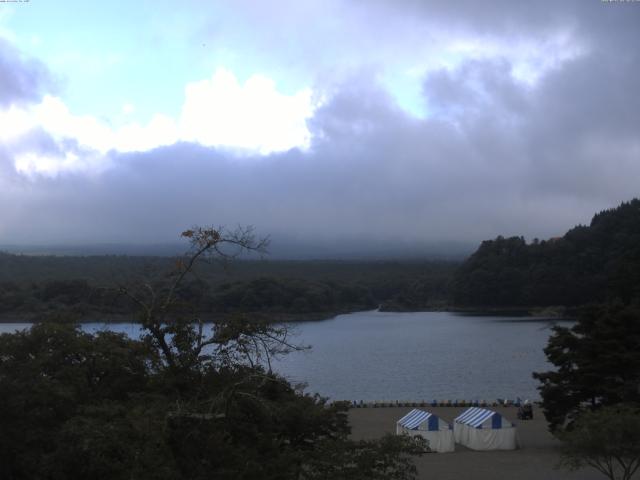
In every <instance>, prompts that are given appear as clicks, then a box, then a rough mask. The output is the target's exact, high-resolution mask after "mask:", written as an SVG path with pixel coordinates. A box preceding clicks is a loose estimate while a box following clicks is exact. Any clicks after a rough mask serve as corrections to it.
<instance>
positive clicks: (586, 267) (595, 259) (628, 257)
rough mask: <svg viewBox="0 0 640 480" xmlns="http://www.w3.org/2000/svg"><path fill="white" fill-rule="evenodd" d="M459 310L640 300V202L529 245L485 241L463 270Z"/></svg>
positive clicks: (517, 240)
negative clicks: (559, 236) (470, 307)
mask: <svg viewBox="0 0 640 480" xmlns="http://www.w3.org/2000/svg"><path fill="white" fill-rule="evenodd" d="M452 290H453V297H454V303H455V304H456V305H459V306H464V305H468V306H549V305H565V306H577V305H584V304H588V303H593V302H603V301H611V300H616V299H617V300H620V301H622V302H623V303H627V304H628V303H630V302H631V301H632V300H633V299H635V298H640V200H638V199H634V200H631V201H630V202H626V203H623V204H621V205H620V206H619V207H617V208H615V209H612V210H606V211H603V212H600V213H598V214H596V215H595V216H594V217H593V220H592V221H591V225H590V226H588V227H584V226H578V227H575V228H574V229H572V230H570V231H568V232H567V233H566V234H565V235H564V237H562V238H555V239H550V240H548V241H541V242H540V241H537V240H535V241H534V242H532V243H531V244H527V243H526V242H525V240H524V238H522V237H511V238H503V237H498V238H497V239H495V240H490V241H485V242H483V243H482V245H480V248H478V250H477V251H476V252H475V253H474V254H473V255H471V257H469V259H468V260H467V261H466V262H465V263H464V264H463V265H462V266H461V267H460V268H459V269H458V271H457V272H456V275H455V280H454V282H453V286H452Z"/></svg>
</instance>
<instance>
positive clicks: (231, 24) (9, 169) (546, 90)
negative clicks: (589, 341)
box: [0, 0, 640, 256]
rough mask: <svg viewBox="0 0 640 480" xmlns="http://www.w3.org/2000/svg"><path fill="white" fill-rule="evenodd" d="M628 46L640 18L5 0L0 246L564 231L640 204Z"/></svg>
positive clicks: (234, 1)
mask: <svg viewBox="0 0 640 480" xmlns="http://www.w3.org/2000/svg"><path fill="white" fill-rule="evenodd" d="M639 45H640V2H636V1H601V0H562V1H559V0H553V1H536V2H513V1H510V0H495V1H486V2H478V1H475V0H458V1H445V0H367V1H364V0H351V1H345V0H306V1H295V0H292V1H288V0H265V1H260V2H257V1H248V0H229V1H223V0H219V1H217V0H211V1H206V2H203V1H190V0H185V1H182V2H179V3H176V2H159V1H157V0H156V1H146V0H139V1H136V2H125V1H113V2H87V1H75V0H64V1H61V2H50V1H44V0H30V1H20V2H0V245H24V246H27V245H81V244H84V245H91V244H117V243H138V244H152V243H153V244H161V243H167V242H174V241H177V240H178V237H179V233H180V232H181V231H183V230H184V229H185V228H188V227H190V226H193V225H215V226H227V227H233V226H235V225H253V226H254V227H255V229H256V231H257V232H258V233H259V234H263V235H270V236H271V237H272V242H274V243H276V244H277V242H280V245H298V246H301V245H307V246H308V249H309V255H310V256H313V252H314V249H318V250H317V251H320V250H322V251H323V252H327V251H329V252H331V250H332V249H336V251H338V250H337V249H339V248H340V246H341V245H342V246H344V245H349V246H350V247H349V248H350V249H351V250H352V251H353V250H360V251H367V250H371V251H373V250H375V249H378V251H382V250H384V251H388V252H392V253H393V252H396V253H398V252H401V251H402V250H403V249H408V248H412V249H415V248H418V249H419V248H420V245H423V246H425V248H427V246H428V245H436V244H437V245H446V244H448V243H451V244H453V243H456V242H457V243H460V242H462V243H465V242H466V243H470V244H473V243H477V242H479V241H481V240H483V239H488V238H494V237H496V236H497V235H504V236H511V235H518V236H520V235H523V236H525V237H526V238H527V239H529V240H531V239H533V238H548V237H553V236H558V235H562V234H563V233H564V232H565V231H566V230H568V229H569V228H571V227H573V226H574V225H576V224H585V223H588V222H589V221H590V219H591V217H592V215H593V214H594V213H595V212H597V211H599V210H602V209H605V208H611V207H614V206H616V205H618V204H619V203H620V202H622V201H625V200H630V199H631V198H633V197H636V196H638V195H639V190H640V189H639V187H640V135H639V132H640V92H639V89H640V48H638V46H639ZM292 248H293V247H292Z"/></svg>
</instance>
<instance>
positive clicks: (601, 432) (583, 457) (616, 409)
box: [559, 405, 640, 480]
mask: <svg viewBox="0 0 640 480" xmlns="http://www.w3.org/2000/svg"><path fill="white" fill-rule="evenodd" d="M559 437H560V439H561V440H563V442H564V445H563V452H562V465H563V466H566V467H568V468H569V469H571V470H576V469H578V468H581V467H583V466H585V465H587V466H590V467H593V468H595V469H596V470H598V471H599V472H601V473H602V474H603V475H605V476H606V477H608V478H609V479H610V480H618V479H619V480H630V479H631V478H632V477H633V474H634V473H635V472H636V470H637V469H638V467H640V409H638V407H637V406H636V407H631V406H625V405H614V406H609V407H603V408H600V409H598V410H596V411H593V412H585V413H583V414H581V415H580V417H579V418H578V420H577V421H576V423H575V425H573V428H571V429H570V430H567V431H564V432H562V434H560V435H559Z"/></svg>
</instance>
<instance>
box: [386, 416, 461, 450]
mask: <svg viewBox="0 0 640 480" xmlns="http://www.w3.org/2000/svg"><path fill="white" fill-rule="evenodd" d="M396 434H398V435H409V436H412V437H415V436H418V435H420V436H421V437H422V438H424V439H425V440H427V441H428V442H429V449H430V450H431V451H434V452H438V453H445V452H453V451H454V450H455V441H454V438H453V430H452V428H451V425H449V424H448V423H447V422H445V421H444V420H442V419H440V418H438V417H437V416H436V415H433V414H432V413H429V412H425V411H422V410H418V409H413V410H411V411H410V412H409V413H408V414H406V415H405V416H404V417H402V418H401V419H400V420H398V422H397V423H396Z"/></svg>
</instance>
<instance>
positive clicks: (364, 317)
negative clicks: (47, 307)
mask: <svg viewBox="0 0 640 480" xmlns="http://www.w3.org/2000/svg"><path fill="white" fill-rule="evenodd" d="M556 324H564V325H566V324H567V322H563V321H559V320H557V319H553V320H549V319H545V318H531V317H504V316H502V317H496V316H470V315H456V314H453V313H447V312H417V313H393V312H376V311H372V312H359V313H353V314H348V315H339V316H337V317H335V318H333V319H331V320H325V321H320V322H299V323H294V324H291V325H292V328H293V330H294V331H295V333H296V339H297V341H298V343H300V344H305V345H311V347H312V350H311V351H308V352H296V353H292V354H290V355H288V356H286V357H284V358H282V359H280V360H279V361H278V362H276V363H275V364H274V369H275V370H277V371H279V372H280V373H282V374H283V375H285V376H286V377H287V378H289V379H290V380H291V381H293V382H295V383H306V384H308V390H309V391H310V392H318V393H320V394H321V395H324V396H329V397H331V398H334V399H349V400H423V399H424V400H432V399H438V400H446V399H451V400H454V399H467V400H473V399H479V400H482V399H486V400H494V399H495V398H497V397H499V398H514V399H515V398H516V397H518V396H519V397H521V398H531V399H533V398H538V397H539V395H538V393H537V391H536V382H535V380H534V379H533V378H532V377H531V372H533V371H541V370H547V369H549V368H550V366H549V364H548V363H547V362H546V359H545V356H544V353H543V351H542V349H543V348H544V346H545V345H546V343H547V340H548V338H549V335H550V334H551V327H552V326H553V325H556ZM569 324H570V323H569ZM28 326H29V325H28V324H24V323H22V324H0V333H1V332H13V331H16V330H18V329H22V328H28ZM105 328H107V329H110V330H114V331H118V332H123V333H126V334H127V335H129V336H131V337H137V336H139V335H140V328H139V326H138V325H136V324H131V323H118V324H110V325H106V324H84V325H83V329H84V330H86V331H89V332H95V331H98V330H100V329H105Z"/></svg>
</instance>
